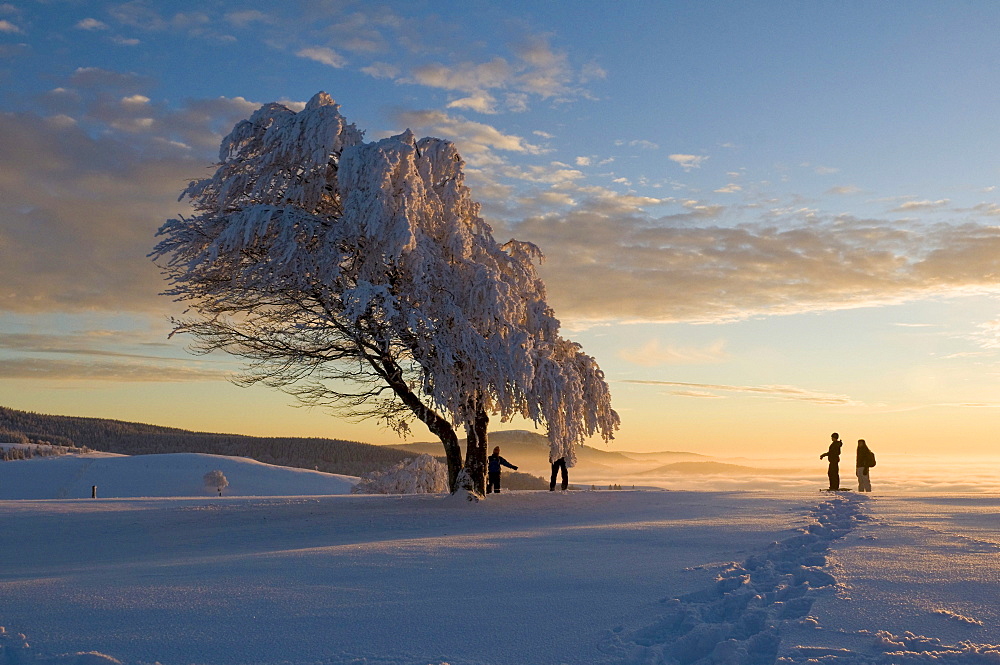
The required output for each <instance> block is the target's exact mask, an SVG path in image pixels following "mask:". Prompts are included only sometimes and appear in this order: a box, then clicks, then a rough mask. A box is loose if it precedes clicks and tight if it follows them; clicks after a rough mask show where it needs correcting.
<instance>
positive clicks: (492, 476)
mask: <svg viewBox="0 0 1000 665" xmlns="http://www.w3.org/2000/svg"><path fill="white" fill-rule="evenodd" d="M486 463H487V466H486V470H487V472H488V473H487V479H486V493H487V494H489V493H491V492H495V493H497V494H499V493H500V467H501V466H505V467H507V468H508V469H514V470H515V471H517V467H516V466H514V465H513V464H511V463H510V462H508V461H507V460H505V459H504V458H502V457H500V446H497V447H496V448H494V449H493V454H492V455H490V456H489V457H487V458H486Z"/></svg>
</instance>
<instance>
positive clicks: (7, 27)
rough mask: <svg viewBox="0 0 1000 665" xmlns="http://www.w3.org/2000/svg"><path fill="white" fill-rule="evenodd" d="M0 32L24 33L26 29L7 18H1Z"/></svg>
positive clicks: (9, 33) (10, 33)
mask: <svg viewBox="0 0 1000 665" xmlns="http://www.w3.org/2000/svg"><path fill="white" fill-rule="evenodd" d="M0 32H2V33H6V34H8V35H20V34H24V31H23V30H21V28H19V27H17V26H16V25H14V24H13V23H11V22H10V21H8V20H6V19H0Z"/></svg>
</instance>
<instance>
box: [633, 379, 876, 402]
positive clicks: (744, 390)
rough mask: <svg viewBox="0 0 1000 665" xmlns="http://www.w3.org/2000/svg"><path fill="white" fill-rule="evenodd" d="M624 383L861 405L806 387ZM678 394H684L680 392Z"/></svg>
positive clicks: (851, 400)
mask: <svg viewBox="0 0 1000 665" xmlns="http://www.w3.org/2000/svg"><path fill="white" fill-rule="evenodd" d="M622 383H630V384H637V385H647V386H663V387H676V388H681V389H684V390H695V391H699V392H706V391H707V392H708V393H709V394H712V395H717V394H718V393H720V392H721V393H736V394H743V395H751V396H754V397H764V398H770V399H780V400H790V401H798V402H812V403H814V404H826V405H830V406H859V405H861V403H860V402H857V401H855V400H853V399H851V398H850V397H848V396H846V395H836V394H833V393H824V392H819V391H815V390H806V389H804V388H796V387H794V386H768V385H764V386H731V385H724V384H714V383H684V382H680V381H643V380H631V379H630V380H624V381H622ZM677 394H683V391H682V392H679V393H677ZM696 396H698V397H704V396H705V395H703V394H698V395H696Z"/></svg>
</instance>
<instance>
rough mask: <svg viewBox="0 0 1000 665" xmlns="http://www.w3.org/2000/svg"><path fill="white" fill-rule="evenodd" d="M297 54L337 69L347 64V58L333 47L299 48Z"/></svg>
mask: <svg viewBox="0 0 1000 665" xmlns="http://www.w3.org/2000/svg"><path fill="white" fill-rule="evenodd" d="M295 55H297V56H299V57H300V58H306V59H307V60H313V61H315V62H318V63H320V64H322V65H327V66H329V67H333V68H335V69H342V68H343V67H345V66H347V59H346V58H345V57H344V56H342V55H340V54H339V53H337V52H336V51H334V50H333V49H332V48H327V47H325V46H311V47H308V48H303V49H299V50H298V51H297V52H296V53H295Z"/></svg>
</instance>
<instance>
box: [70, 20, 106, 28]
mask: <svg viewBox="0 0 1000 665" xmlns="http://www.w3.org/2000/svg"><path fill="white" fill-rule="evenodd" d="M73 27H74V28H77V29H78V30H107V29H108V24H107V23H105V22H103V21H98V20H97V19H96V18H85V19H82V20H80V21H77V23H76V25H74V26H73Z"/></svg>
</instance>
